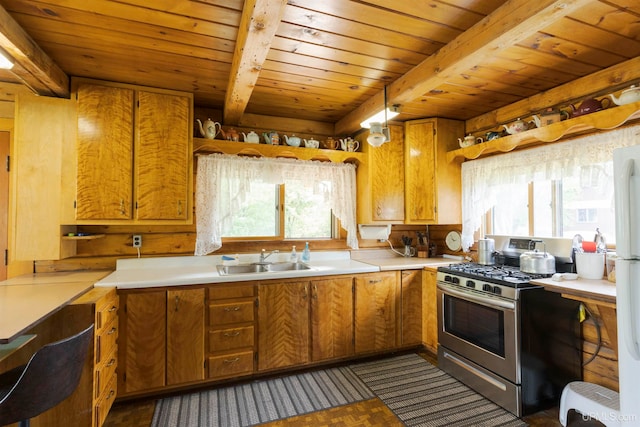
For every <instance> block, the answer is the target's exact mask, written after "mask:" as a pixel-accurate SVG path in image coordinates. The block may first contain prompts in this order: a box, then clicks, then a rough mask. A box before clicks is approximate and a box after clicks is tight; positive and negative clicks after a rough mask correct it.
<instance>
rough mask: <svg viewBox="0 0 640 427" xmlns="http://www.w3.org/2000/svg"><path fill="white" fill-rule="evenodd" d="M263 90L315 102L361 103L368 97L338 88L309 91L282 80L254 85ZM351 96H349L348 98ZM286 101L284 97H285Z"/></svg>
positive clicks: (361, 92)
mask: <svg viewBox="0 0 640 427" xmlns="http://www.w3.org/2000/svg"><path fill="white" fill-rule="evenodd" d="M259 88H264V89H265V90H267V91H270V90H278V91H283V90H284V91H286V93H287V96H288V97H291V98H296V97H298V96H300V97H305V98H309V97H313V99H315V100H317V101H324V100H328V101H330V100H334V102H338V103H342V102H351V101H350V100H354V99H357V100H359V101H360V102H362V101H363V100H364V99H366V97H368V96H370V94H369V93H363V92H365V91H355V90H352V91H345V90H342V89H339V88H321V87H317V88H313V91H311V90H310V87H309V86H308V85H298V84H296V83H293V82H287V81H283V80H271V79H266V78H262V77H261V78H260V80H259V84H257V85H256V87H255V90H258V89H259ZM348 95H351V96H348ZM285 101H286V97H285Z"/></svg>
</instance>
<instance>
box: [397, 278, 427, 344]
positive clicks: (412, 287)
mask: <svg viewBox="0 0 640 427" xmlns="http://www.w3.org/2000/svg"><path fill="white" fill-rule="evenodd" d="M401 279H402V289H401V292H402V296H401V300H402V315H401V317H400V319H401V320H400V321H401V322H402V324H401V325H400V331H401V334H400V336H401V338H402V341H401V343H400V345H403V346H408V345H419V344H421V343H422V270H404V271H402V272H401Z"/></svg>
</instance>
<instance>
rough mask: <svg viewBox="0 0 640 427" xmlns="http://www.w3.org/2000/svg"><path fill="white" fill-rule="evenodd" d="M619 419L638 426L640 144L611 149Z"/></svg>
mask: <svg viewBox="0 0 640 427" xmlns="http://www.w3.org/2000/svg"><path fill="white" fill-rule="evenodd" d="M613 169H614V186H615V211H616V213H615V218H616V252H617V255H618V258H617V259H616V309H617V317H618V371H619V377H620V412H619V421H620V423H621V424H622V425H624V426H640V145H635V146H631V147H625V148H619V149H616V150H614V152H613Z"/></svg>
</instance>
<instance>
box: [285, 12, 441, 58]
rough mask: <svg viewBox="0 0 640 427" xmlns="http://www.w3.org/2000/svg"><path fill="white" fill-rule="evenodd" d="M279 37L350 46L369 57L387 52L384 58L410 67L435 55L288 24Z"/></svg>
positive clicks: (321, 44)
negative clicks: (392, 59)
mask: <svg viewBox="0 0 640 427" xmlns="http://www.w3.org/2000/svg"><path fill="white" fill-rule="evenodd" d="M277 36H279V37H282V38H285V39H290V40H297V41H300V42H305V43H311V44H315V45H320V46H327V47H330V46H340V47H341V48H342V49H344V48H343V46H349V51H353V52H358V53H361V54H364V55H369V56H378V57H379V56H381V51H384V52H386V54H385V55H382V56H383V57H388V58H398V60H399V61H401V62H403V63H405V64H410V65H417V64H419V63H420V62H421V61H422V60H424V58H425V57H426V56H427V55H428V54H430V53H433V52H430V53H423V52H416V51H413V50H409V49H403V48H401V47H398V46H389V45H386V44H385V45H382V47H381V44H380V43H379V42H377V41H373V40H360V39H355V38H352V37H344V36H342V35H339V34H332V33H328V32H326V31H320V30H311V29H309V28H307V27H302V26H300V25H295V24H290V23H287V22H281V23H280V28H279V29H278V34H277ZM345 50H346V49H345ZM401 58H402V59H401Z"/></svg>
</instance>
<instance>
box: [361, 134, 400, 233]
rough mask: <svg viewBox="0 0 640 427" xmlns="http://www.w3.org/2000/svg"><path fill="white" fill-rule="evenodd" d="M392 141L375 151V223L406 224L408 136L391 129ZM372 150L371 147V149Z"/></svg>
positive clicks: (373, 159) (373, 185)
mask: <svg viewBox="0 0 640 427" xmlns="http://www.w3.org/2000/svg"><path fill="white" fill-rule="evenodd" d="M389 132H390V137H391V138H390V141H389V142H386V143H384V144H382V145H381V146H380V147H377V148H371V153H370V155H369V159H370V162H371V165H370V168H371V175H370V176H371V205H372V206H371V210H372V212H371V215H372V219H373V220H374V221H404V141H403V140H404V136H403V130H402V127H401V126H389ZM367 148H369V147H367Z"/></svg>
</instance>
